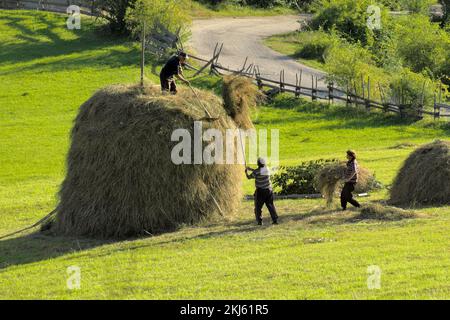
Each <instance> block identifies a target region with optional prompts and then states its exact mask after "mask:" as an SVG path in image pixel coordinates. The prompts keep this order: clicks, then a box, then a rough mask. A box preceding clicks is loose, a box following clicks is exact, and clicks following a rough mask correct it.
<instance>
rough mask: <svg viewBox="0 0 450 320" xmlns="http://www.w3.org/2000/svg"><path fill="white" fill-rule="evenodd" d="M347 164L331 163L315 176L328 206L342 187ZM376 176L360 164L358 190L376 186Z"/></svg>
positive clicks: (317, 186)
mask: <svg viewBox="0 0 450 320" xmlns="http://www.w3.org/2000/svg"><path fill="white" fill-rule="evenodd" d="M346 168H347V165H346V163H345V162H335V163H331V164H329V165H327V166H325V167H324V168H322V169H321V170H320V171H319V172H318V173H317V175H316V177H315V179H314V180H315V183H314V184H315V186H316V188H317V190H319V191H320V193H321V194H322V196H323V197H324V198H325V200H326V202H327V206H331V205H332V203H333V198H334V195H335V194H336V193H337V191H338V190H339V189H340V188H341V187H342V184H343V182H344V178H345V171H346ZM376 184H377V181H376V180H375V176H374V175H373V174H372V173H370V171H369V170H367V169H366V168H363V167H361V166H358V183H357V184H356V189H355V191H356V192H366V191H369V190H371V189H373V188H375V187H376Z"/></svg>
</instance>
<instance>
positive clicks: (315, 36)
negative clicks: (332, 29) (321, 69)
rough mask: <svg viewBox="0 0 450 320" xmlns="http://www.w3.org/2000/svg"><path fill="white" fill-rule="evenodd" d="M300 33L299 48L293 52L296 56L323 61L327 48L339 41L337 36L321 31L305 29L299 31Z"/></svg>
mask: <svg viewBox="0 0 450 320" xmlns="http://www.w3.org/2000/svg"><path fill="white" fill-rule="evenodd" d="M300 35H301V43H299V45H300V48H299V49H298V50H297V51H296V53H295V56H296V57H298V58H303V59H315V60H318V61H321V62H325V54H326V52H327V50H328V49H330V48H331V47H333V46H334V45H337V44H338V43H339V38H338V37H337V36H336V35H334V34H328V33H325V32H323V31H305V32H301V33H300Z"/></svg>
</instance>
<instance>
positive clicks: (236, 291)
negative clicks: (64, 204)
mask: <svg viewBox="0 0 450 320" xmlns="http://www.w3.org/2000/svg"><path fill="white" fill-rule="evenodd" d="M93 24H94V23H93V22H92V21H91V20H89V19H88V18H85V17H83V20H82V26H83V28H82V30H77V31H68V30H66V29H65V16H64V15H56V14H50V13H36V12H27V11H20V12H19V11H0V235H3V234H5V233H8V232H12V231H14V230H17V229H19V228H21V227H25V226H28V225H30V224H31V223H34V222H35V221H37V220H38V219H39V218H41V217H42V216H44V215H45V214H46V213H48V212H49V211H51V210H52V209H53V208H54V206H55V204H56V197H55V194H56V192H57V190H58V186H59V184H60V183H61V181H62V179H63V177H64V170H65V163H64V162H65V155H66V152H67V149H68V145H69V140H68V135H69V132H70V129H71V126H72V120H73V118H74V117H75V115H76V112H77V109H78V107H79V105H80V104H81V103H82V102H83V101H85V100H86V99H87V98H88V97H89V96H90V95H91V94H92V93H93V92H94V91H95V90H97V89H98V88H100V87H102V86H105V85H108V84H112V83H122V82H126V83H129V82H136V81H137V79H138V77H139V68H138V61H139V50H138V47H136V45H135V44H133V43H131V42H128V41H127V40H126V39H120V38H115V39H112V38H109V37H106V36H102V35H101V34H98V33H96V32H94V31H93ZM147 77H148V78H149V79H150V80H154V81H155V80H156V79H157V78H156V77H155V76H154V75H153V74H152V73H151V72H150V71H149V70H148V72H147ZM216 81H217V80H214V79H203V80H202V79H198V80H197V81H195V83H196V85H198V86H202V87H208V86H211V84H213V83H215V82H216ZM254 120H255V123H256V126H257V127H258V128H268V129H270V128H273V129H278V130H280V157H281V163H282V164H296V163H298V162H300V161H303V160H309V159H317V158H331V157H339V158H342V155H343V153H344V152H345V150H346V149H347V148H349V147H352V148H354V149H356V150H357V151H358V153H359V155H360V162H361V163H362V164H363V165H365V166H366V167H368V168H369V169H371V170H373V171H375V172H376V174H377V177H378V178H379V179H380V180H382V182H384V183H385V184H389V183H390V182H391V181H392V179H393V177H394V176H395V173H396V170H397V169H398V167H399V165H400V164H401V162H402V161H403V159H404V158H405V157H406V156H407V154H408V153H409V152H410V151H411V150H412V148H411V147H407V148H406V149H401V148H397V147H395V148H394V146H397V145H398V144H400V143H405V142H407V143H408V144H420V143H423V142H427V141H431V140H433V139H436V138H444V139H448V138H449V131H448V126H445V125H443V124H438V125H435V124H430V123H429V122H422V123H418V124H414V125H410V124H407V123H405V122H401V121H399V120H398V119H397V118H395V117H389V116H385V115H368V114H366V113H364V112H358V113H356V114H355V113H354V112H351V111H349V110H348V109H345V108H341V107H327V106H325V105H323V106H321V105H311V104H308V103H303V102H301V101H298V100H294V99H290V98H288V97H280V98H278V99H277V100H276V101H274V102H273V103H272V104H270V105H268V106H266V107H262V108H261V109H260V110H259V111H257V112H256V113H255V114H254ZM245 188H246V190H247V191H248V192H250V190H251V185H250V184H248V183H247V184H246V186H245ZM385 198H386V190H382V191H380V192H378V193H376V194H374V195H372V196H371V197H370V198H367V199H363V200H362V201H363V202H366V201H379V200H382V199H385ZM322 205H323V203H322V201H320V200H298V201H293V200H284V201H277V206H278V209H279V212H280V216H281V222H282V223H281V224H280V225H279V226H274V227H272V226H270V225H269V223H268V221H267V212H264V215H265V217H266V222H267V226H264V227H262V228H261V227H257V226H255V225H254V223H253V208H252V202H249V201H243V203H242V208H241V210H240V212H239V214H238V215H237V216H236V217H235V218H234V219H233V220H231V221H215V222H214V221H213V222H208V223H204V224H201V225H198V226H186V227H183V228H181V229H180V230H179V231H177V232H173V233H168V234H164V235H158V236H154V237H148V238H144V239H137V240H136V239H135V240H133V239H132V240H129V241H122V242H105V241H97V240H91V239H75V238H59V237H48V236H42V235H35V234H27V233H25V234H22V235H19V236H17V237H13V238H9V239H4V240H0V298H3V299H13V298H19V299H26V298H43V299H53V298H57V299H82V298H88V299H93V298H101V299H103V298H111V299H135V298H137V299H160V298H166V299H178V298H187V299H197V298H204V299H225V298H237V299H239V298H247V299H257V298H258V299H282V298H286V299H314V298H332V299H337V298H343V299H355V298H356V299H381V298H406V299H415V298H425V299H436V298H447V299H448V298H449V297H450V285H449V284H450V281H449V280H450V277H449V272H448V270H449V267H450V257H449V254H448V249H449V248H448V245H449V243H450V238H449V233H448V230H449V228H450V221H449V216H450V207H439V208H420V209H416V210H415V211H417V212H421V213H422V214H423V216H424V217H422V218H418V219H411V220H402V221H397V222H385V221H372V220H368V221H358V220H355V219H353V216H354V215H355V212H354V211H350V212H349V213H346V214H345V215H344V214H342V213H340V212H339V211H336V210H333V209H332V210H330V209H325V208H322ZM370 265H377V266H379V267H380V268H381V270H382V275H381V289H379V290H369V289H368V287H367V278H368V276H369V274H368V273H367V268H368V266H370ZM69 266H78V267H80V268H81V288H80V289H79V290H69V289H68V288H67V285H66V283H67V279H68V277H69V275H68V273H67V268H68V267H69Z"/></svg>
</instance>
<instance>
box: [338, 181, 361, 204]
mask: <svg viewBox="0 0 450 320" xmlns="http://www.w3.org/2000/svg"><path fill="white" fill-rule="evenodd" d="M355 184H356V183H355V182H346V183H345V185H344V188H343V189H342V192H341V207H342V209H347V202H350V203H351V204H352V205H353V206H355V207H357V208H359V207H360V206H361V205H360V204H359V202H358V201H356V200H355V199H353V195H352V192H353V191H354V190H355Z"/></svg>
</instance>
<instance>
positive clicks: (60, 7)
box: [0, 0, 95, 15]
mask: <svg viewBox="0 0 450 320" xmlns="http://www.w3.org/2000/svg"><path fill="white" fill-rule="evenodd" d="M70 5H77V6H79V7H80V13H82V14H86V15H95V0H0V8H3V9H28V10H42V11H51V12H60V13H61V12H62V13H66V12H67V11H66V10H67V8H68V7H69V6H70Z"/></svg>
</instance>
